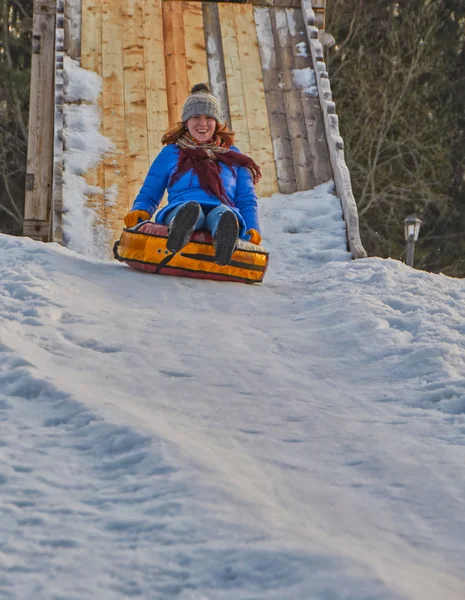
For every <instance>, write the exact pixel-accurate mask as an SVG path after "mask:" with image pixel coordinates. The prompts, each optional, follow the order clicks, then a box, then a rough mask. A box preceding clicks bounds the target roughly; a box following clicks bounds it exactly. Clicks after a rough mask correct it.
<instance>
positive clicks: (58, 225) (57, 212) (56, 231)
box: [49, 0, 65, 244]
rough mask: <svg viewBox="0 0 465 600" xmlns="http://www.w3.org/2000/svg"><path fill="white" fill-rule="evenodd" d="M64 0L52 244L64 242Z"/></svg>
mask: <svg viewBox="0 0 465 600" xmlns="http://www.w3.org/2000/svg"><path fill="white" fill-rule="evenodd" d="M64 9H65V5H64V0H57V15H56V30H55V108H54V152H53V189H52V208H53V211H52V213H51V221H52V223H51V237H50V240H49V241H50V242H58V243H59V244H61V243H62V242H63V151H64V136H63V127H64V120H63V100H64V98H63V93H64V91H63V68H64V64H63V61H64V41H65V35H64Z"/></svg>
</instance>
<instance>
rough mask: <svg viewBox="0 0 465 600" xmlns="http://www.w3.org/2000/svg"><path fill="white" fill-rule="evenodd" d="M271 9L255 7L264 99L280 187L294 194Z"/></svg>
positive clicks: (295, 185)
mask: <svg viewBox="0 0 465 600" xmlns="http://www.w3.org/2000/svg"><path fill="white" fill-rule="evenodd" d="M270 10H271V9H269V8H265V7H255V9H254V17H255V24H256V28H257V39H258V48H259V51H260V57H261V64H262V73H263V86H264V90H265V101H266V106H267V111H268V118H269V122H270V132H271V137H272V140H273V152H274V161H275V164H276V173H277V178H278V189H279V191H280V192H281V193H282V194H292V193H293V192H296V191H297V184H296V178H295V172H294V162H293V159H292V149H291V142H290V136H289V129H288V126H287V119H286V109H285V106H284V97H283V91H282V90H281V87H280V79H279V70H278V64H277V59H276V48H275V43H274V37H273V29H272V26H271V15H270Z"/></svg>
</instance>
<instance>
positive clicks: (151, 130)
mask: <svg viewBox="0 0 465 600" xmlns="http://www.w3.org/2000/svg"><path fill="white" fill-rule="evenodd" d="M143 9H144V22H143V33H144V64H145V93H146V104H147V136H148V152H149V162H152V161H153V160H154V159H155V157H156V155H157V154H158V152H159V151H160V150H161V148H162V144H161V138H162V136H163V134H164V133H165V131H166V130H167V129H168V122H169V121H168V99H167V92H166V70H165V60H164V56H165V44H164V40H163V13H162V0H145V1H144V2H143Z"/></svg>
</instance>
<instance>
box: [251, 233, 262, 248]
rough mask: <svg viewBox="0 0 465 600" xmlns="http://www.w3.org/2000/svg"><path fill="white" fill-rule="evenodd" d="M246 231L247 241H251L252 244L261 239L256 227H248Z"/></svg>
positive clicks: (258, 242)
mask: <svg viewBox="0 0 465 600" xmlns="http://www.w3.org/2000/svg"><path fill="white" fill-rule="evenodd" d="M247 233H248V234H249V236H250V239H249V242H252V244H257V246H258V245H259V244H260V242H261V241H262V236H261V235H260V234H259V233H258V231H257V230H256V229H248V230H247Z"/></svg>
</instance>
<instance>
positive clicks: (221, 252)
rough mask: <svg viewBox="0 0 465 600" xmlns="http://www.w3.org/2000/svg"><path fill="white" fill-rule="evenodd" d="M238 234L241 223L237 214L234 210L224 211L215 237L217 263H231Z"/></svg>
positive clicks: (223, 264)
mask: <svg viewBox="0 0 465 600" xmlns="http://www.w3.org/2000/svg"><path fill="white" fill-rule="evenodd" d="M238 234H239V224H238V222H237V218H236V215H235V214H234V213H232V212H227V213H224V215H223V216H222V217H221V219H220V222H219V223H218V228H217V230H216V233H215V239H214V246H215V262H216V264H218V265H222V266H226V265H227V264H229V261H230V260H231V258H232V255H233V253H234V250H235V248H236V242H237V236H238Z"/></svg>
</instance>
